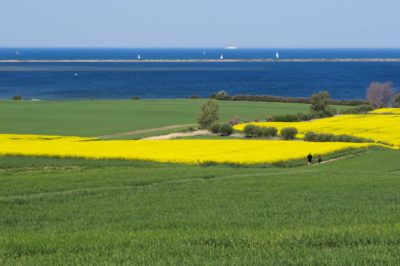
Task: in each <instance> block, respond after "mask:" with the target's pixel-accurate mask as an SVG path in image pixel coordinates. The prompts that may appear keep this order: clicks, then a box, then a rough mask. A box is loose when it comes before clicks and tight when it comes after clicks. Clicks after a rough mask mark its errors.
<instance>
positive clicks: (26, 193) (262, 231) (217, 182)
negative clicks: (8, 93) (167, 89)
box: [0, 100, 400, 265]
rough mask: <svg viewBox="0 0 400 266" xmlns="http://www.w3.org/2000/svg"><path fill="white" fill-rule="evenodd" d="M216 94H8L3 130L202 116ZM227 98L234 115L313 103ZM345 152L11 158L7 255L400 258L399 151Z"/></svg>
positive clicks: (299, 261)
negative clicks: (220, 158) (63, 97)
mask: <svg viewBox="0 0 400 266" xmlns="http://www.w3.org/2000/svg"><path fill="white" fill-rule="evenodd" d="M202 102H203V101H202V100H139V101H128V100H127V101H97V100H94V101H72V102H68V101H62V102H45V101H43V102H24V101H23V102H12V101H1V102H0V109H1V112H0V122H1V123H0V125H1V127H0V132H1V133H24V134H56V135H79V136H97V135H104V134H112V133H119V132H125V131H132V130H140V129H147V128H156V127H162V126H168V125H176V124H188V123H196V115H197V113H198V110H199V106H200V104H201V103H202ZM219 103H220V110H221V117H222V119H223V120H225V119H228V118H230V117H233V116H235V115H239V116H241V118H249V119H254V118H255V117H257V116H258V117H259V118H260V119H263V118H264V117H265V116H266V115H273V114H287V113H297V112H307V111H308V108H309V106H307V105H301V104H282V103H256V102H219ZM248 141H251V140H248ZM349 154H353V155H354V156H348V155H349ZM336 157H341V158H339V159H338V160H335V161H332V162H328V163H323V164H320V165H318V164H314V165H312V166H307V165H306V160H304V163H302V162H301V161H296V162H295V163H291V162H288V163H281V164H275V165H255V166H245V165H242V166H239V165H225V164H219V165H218V164H216V165H200V166H197V165H185V164H168V163H155V162H139V161H125V160H84V159H73V158H64V159H61V158H45V157H37V158H34V157H18V156H4V157H0V184H1V185H0V265H288V264H289V265H321V264H323V265H349V264H350V265H370V264H373V265H398V264H400V193H399V191H400V164H399V161H400V152H399V150H391V149H386V148H382V147H373V148H367V149H363V150H354V151H347V152H344V153H342V154H337V155H336ZM332 158H333V157H332ZM325 159H327V158H324V160H325Z"/></svg>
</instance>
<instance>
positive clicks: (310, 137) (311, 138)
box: [304, 131, 317, 141]
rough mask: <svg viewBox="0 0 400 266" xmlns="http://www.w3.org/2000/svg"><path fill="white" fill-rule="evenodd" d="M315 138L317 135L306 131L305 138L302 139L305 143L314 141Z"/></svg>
mask: <svg viewBox="0 0 400 266" xmlns="http://www.w3.org/2000/svg"><path fill="white" fill-rule="evenodd" d="M316 138H317V134H316V133H314V132H312V131H308V132H307V134H306V136H305V137H304V140H305V141H315V139H316Z"/></svg>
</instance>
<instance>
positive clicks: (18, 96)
mask: <svg viewBox="0 0 400 266" xmlns="http://www.w3.org/2000/svg"><path fill="white" fill-rule="evenodd" d="M13 100H22V96H21V95H19V94H18V95H14V96H13Z"/></svg>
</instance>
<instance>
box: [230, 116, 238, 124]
mask: <svg viewBox="0 0 400 266" xmlns="http://www.w3.org/2000/svg"><path fill="white" fill-rule="evenodd" d="M228 124H230V125H231V126H234V125H237V124H240V116H235V117H234V118H230V119H228Z"/></svg>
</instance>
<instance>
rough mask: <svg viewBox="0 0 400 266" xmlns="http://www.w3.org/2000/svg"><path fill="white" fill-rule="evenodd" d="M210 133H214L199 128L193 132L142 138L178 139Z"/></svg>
mask: <svg viewBox="0 0 400 266" xmlns="http://www.w3.org/2000/svg"><path fill="white" fill-rule="evenodd" d="M208 135H212V133H210V132H209V131H208V130H197V131H193V132H185V133H171V134H168V135H161V136H152V137H146V138H142V140H143V139H151V140H160V139H176V138H181V137H191V136H208Z"/></svg>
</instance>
